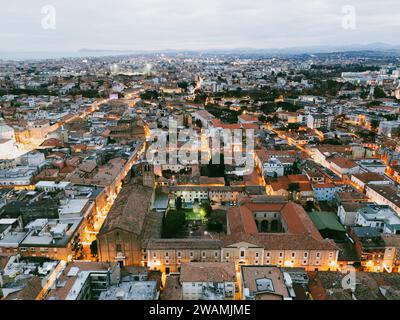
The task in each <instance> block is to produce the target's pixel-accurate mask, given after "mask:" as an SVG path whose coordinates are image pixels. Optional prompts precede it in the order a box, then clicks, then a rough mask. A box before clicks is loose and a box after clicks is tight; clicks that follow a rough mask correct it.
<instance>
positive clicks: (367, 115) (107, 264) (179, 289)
mask: <svg viewBox="0 0 400 320" xmlns="http://www.w3.org/2000/svg"><path fill="white" fill-rule="evenodd" d="M356 2H357V1H356ZM389 2H390V1H389ZM45 9H46V8H45ZM350 11H351V10H350ZM39 12H40V8H39ZM43 14H51V6H50V8H47V9H46V10H44V12H43ZM60 14H61V13H60ZM42 22H43V21H42ZM46 23H50V24H51V23H52V21H51V19H50V20H46ZM57 23H58V22H57ZM39 24H40V22H39ZM57 25H59V23H58V24H57ZM1 37H2V36H1V35H0V38H1ZM5 41H7V40H5ZM182 41H183V40H182ZM193 41H195V39H193ZM249 41H250V39H249ZM370 43H373V42H372V41H371V42H370ZM374 43H375V44H365V45H354V46H350V45H343V46H341V45H340V44H337V47H336V48H334V47H330V46H333V45H335V46H336V44H332V43H330V44H329V43H322V44H321V47H319V48H317V47H313V45H312V44H311V45H308V44H305V45H304V47H303V46H300V45H299V46H297V44H296V47H295V46H293V47H292V48H289V47H288V49H286V50H285V49H274V48H272V47H271V48H270V49H260V48H244V47H243V48H242V49H229V48H228V45H226V46H225V47H224V48H223V47H220V48H217V47H215V49H198V48H195V47H194V48H193V49H190V48H187V49H182V50H180V49H178V48H174V47H173V45H171V49H163V50H162V49H160V50H155V49H154V50H153V48H151V49H149V50H147V51H146V50H144V49H143V51H139V50H137V49H132V50H130V49H128V48H119V49H115V48H114V47H107V46H106V44H104V46H103V43H99V46H98V47H97V48H98V49H93V50H89V49H82V50H81V51H77V52H75V54H67V53H66V52H69V50H74V49H72V47H68V48H67V47H65V48H63V49H62V50H64V51H62V52H64V53H62V52H61V51H60V50H61V49H60V50H55V51H54V52H52V51H51V50H47V49H48V48H44V49H43V52H45V51H47V52H48V54H47V55H42V56H41V53H39V51H38V50H33V51H35V52H34V53H32V52H28V51H29V50H25V51H24V50H20V52H25V53H23V56H22V55H16V56H15V57H14V58H13V53H12V51H13V50H6V48H4V51H3V50H0V51H3V53H0V300H2V301H0V306H1V304H2V302H3V300H4V301H6V300H46V301H49V300H102V301H103V300H143V301H171V300H172V301H177V300H205V301H223V300H225V301H249V300H250V301H254V300H264V301H265V300H303V301H304V300H400V275H399V273H400V47H398V46H397V47H396V45H395V44H393V45H385V44H383V43H378V41H376V42H374ZM307 46H309V47H310V49H305V48H306V47H307ZM210 47H211V46H210ZM18 50H19V49H18ZM178 311H179V310H178ZM178 311H177V312H178ZM231 311H232V310H231ZM154 312H158V314H160V313H161V311H160V310H159V309H157V310H156V311H154ZM180 312H182V310H181V311H180ZM210 312H211V310H208V314H210ZM161 314H162V313H161ZM177 315H178V317H180V316H181V313H179V312H178V313H177Z"/></svg>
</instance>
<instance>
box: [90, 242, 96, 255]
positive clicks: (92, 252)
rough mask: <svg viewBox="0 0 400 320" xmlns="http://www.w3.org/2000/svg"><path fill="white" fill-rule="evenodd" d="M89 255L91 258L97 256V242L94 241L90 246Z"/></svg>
mask: <svg viewBox="0 0 400 320" xmlns="http://www.w3.org/2000/svg"><path fill="white" fill-rule="evenodd" d="M90 253H91V254H92V256H97V253H98V249H97V240H94V241H93V242H92V243H91V244H90Z"/></svg>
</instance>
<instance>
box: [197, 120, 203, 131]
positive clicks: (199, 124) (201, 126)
mask: <svg viewBox="0 0 400 320" xmlns="http://www.w3.org/2000/svg"><path fill="white" fill-rule="evenodd" d="M195 124H196V126H197V127H199V128H200V129H201V128H203V123H202V122H201V121H200V120H199V119H197V120H196V122H195Z"/></svg>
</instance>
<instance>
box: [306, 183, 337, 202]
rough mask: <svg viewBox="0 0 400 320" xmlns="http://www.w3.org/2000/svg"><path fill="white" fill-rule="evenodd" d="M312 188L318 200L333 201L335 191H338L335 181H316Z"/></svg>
mask: <svg viewBox="0 0 400 320" xmlns="http://www.w3.org/2000/svg"><path fill="white" fill-rule="evenodd" d="M312 189H313V191H314V194H315V198H316V199H317V200H318V201H328V202H331V201H333V199H334V197H335V193H336V191H337V189H336V186H335V185H334V184H333V183H316V184H313V185H312Z"/></svg>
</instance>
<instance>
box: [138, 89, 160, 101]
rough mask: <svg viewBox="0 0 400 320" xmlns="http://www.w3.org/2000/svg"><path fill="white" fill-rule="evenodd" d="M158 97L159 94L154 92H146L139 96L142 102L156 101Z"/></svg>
mask: <svg viewBox="0 0 400 320" xmlns="http://www.w3.org/2000/svg"><path fill="white" fill-rule="evenodd" d="M159 96H160V94H159V92H158V91H156V90H146V91H145V92H143V93H142V94H141V95H140V98H141V99H142V100H157V99H158V97H159Z"/></svg>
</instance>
